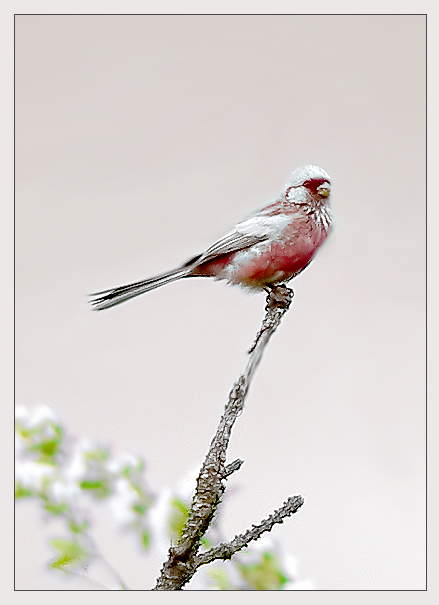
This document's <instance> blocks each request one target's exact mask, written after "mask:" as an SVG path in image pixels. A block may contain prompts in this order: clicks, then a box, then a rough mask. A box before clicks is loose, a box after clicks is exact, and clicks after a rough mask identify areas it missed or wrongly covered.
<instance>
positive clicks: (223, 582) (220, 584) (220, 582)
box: [209, 567, 232, 590]
mask: <svg viewBox="0 0 439 605" xmlns="http://www.w3.org/2000/svg"><path fill="white" fill-rule="evenodd" d="M209 575H210V577H211V578H212V580H213V581H214V582H215V585H216V586H215V588H218V590H232V586H231V584H230V580H229V577H228V575H227V573H226V572H225V571H224V569H220V568H219V567H217V568H215V569H211V570H210V571H209Z"/></svg>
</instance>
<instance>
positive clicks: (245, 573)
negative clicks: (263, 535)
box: [237, 552, 288, 590]
mask: <svg viewBox="0 0 439 605" xmlns="http://www.w3.org/2000/svg"><path fill="white" fill-rule="evenodd" d="M237 567H238V569H239V572H240V574H241V576H242V578H243V579H244V580H245V581H246V582H247V583H248V584H249V585H250V586H251V587H252V588H253V589H254V590H281V589H282V586H283V585H284V584H285V583H286V582H288V578H287V577H286V576H285V575H284V574H283V573H282V570H281V568H280V565H279V562H278V560H277V558H276V557H275V556H274V555H273V554H272V553H270V552H264V553H263V554H262V557H261V561H260V562H259V563H256V564H253V565H244V564H242V563H238V564H237Z"/></svg>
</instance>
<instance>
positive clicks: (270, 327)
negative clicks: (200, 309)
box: [153, 286, 303, 590]
mask: <svg viewBox="0 0 439 605" xmlns="http://www.w3.org/2000/svg"><path fill="white" fill-rule="evenodd" d="M292 298H293V291H292V290H289V289H288V288H286V287H285V286H276V287H273V288H271V289H270V291H269V294H268V296H267V305H266V307H265V309H266V314H265V318H264V320H263V322H262V325H261V328H260V330H259V332H258V333H257V335H256V338H255V341H254V343H253V345H252V347H251V349H250V351H249V359H248V362H247V367H246V369H245V371H244V373H243V374H242V375H241V376H240V377H239V379H238V380H237V382H236V383H235V384H234V386H233V388H232V390H231V392H230V394H229V400H228V402H227V404H226V406H225V409H224V414H223V416H222V417H221V420H220V423H219V426H218V428H217V431H216V434H215V436H214V438H213V439H212V442H211V444H210V447H209V451H208V453H207V456H206V458H205V460H204V463H203V465H202V467H201V471H200V474H199V476H198V479H197V487H196V491H195V495H194V498H193V501H192V506H191V509H190V512H189V517H188V519H187V521H186V524H185V526H184V528H183V531H182V535H181V537H180V539H179V540H178V542H177V544H176V545H175V546H171V548H170V549H169V556H168V559H167V561H166V562H165V563H164V565H163V568H162V570H161V574H160V577H159V579H158V580H157V584H156V586H155V587H154V589H153V590H180V589H181V588H182V587H183V586H184V585H185V584H186V583H187V582H189V580H190V579H191V578H192V576H193V575H194V573H195V571H196V570H197V568H198V567H199V566H200V565H204V564H206V563H207V562H209V561H210V560H213V559H215V558H218V557H217V556H213V558H211V559H209V561H207V560H205V559H206V556H207V555H208V553H209V552H211V551H208V552H207V553H204V554H202V555H198V550H199V547H200V541H201V538H202V537H203V535H204V534H205V533H206V531H207V529H208V527H209V525H210V523H211V521H212V518H213V516H214V513H215V510H216V508H217V506H218V504H219V501H220V498H221V496H222V494H223V493H224V490H225V486H224V484H223V481H224V479H226V478H227V477H228V476H229V475H230V474H231V473H232V472H234V471H235V470H238V468H239V467H240V466H241V464H242V463H241V461H235V462H233V463H231V464H229V465H227V466H226V465H225V460H226V452H227V446H228V443H229V439H230V435H231V431H232V428H233V425H234V424H235V421H236V419H237V418H238V416H239V414H240V413H241V412H242V409H243V406H244V401H245V398H246V395H247V393H248V389H249V386H250V382H251V379H252V377H253V375H254V372H255V370H256V367H257V365H258V364H259V362H260V360H261V357H262V353H263V351H264V349H265V346H266V345H267V343H268V341H269V339H270V337H271V336H272V334H273V333H274V332H275V330H276V328H277V327H278V326H279V324H280V322H281V320H282V317H283V316H284V314H285V313H286V311H287V310H288V308H289V306H290V304H291V301H292ZM302 504H303V499H302V498H301V496H296V497H293V498H290V499H289V500H287V502H286V503H285V504H284V505H283V506H282V507H281V508H280V509H279V510H278V511H276V512H275V513H273V514H272V515H270V517H268V519H267V520H265V521H263V522H262V523H261V524H260V525H259V526H253V528H252V529H251V530H248V531H247V532H245V533H244V534H242V535H240V536H236V538H234V539H233V540H232V542H230V544H229V545H227V544H226V545H220V546H222V548H224V549H225V552H226V553H227V554H228V553H230V555H229V556H226V557H225V558H230V557H231V556H232V555H233V554H234V553H235V552H236V551H237V550H239V549H240V548H242V547H243V546H244V545H245V544H247V543H248V542H249V541H250V540H255V539H257V538H258V537H259V536H260V535H261V534H262V533H263V532H264V531H269V530H270V529H271V527H272V526H273V525H274V524H275V523H281V522H282V520H283V518H284V517H286V516H288V515H291V514H292V513H293V512H295V511H296V510H297V509H298V508H299V507H300V506H301V505H302ZM218 548H219V547H215V548H214V549H211V550H212V551H213V553H212V552H211V555H210V556H212V554H213V555H215V552H219V551H217V549H218Z"/></svg>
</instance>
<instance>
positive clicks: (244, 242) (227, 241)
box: [197, 214, 289, 265]
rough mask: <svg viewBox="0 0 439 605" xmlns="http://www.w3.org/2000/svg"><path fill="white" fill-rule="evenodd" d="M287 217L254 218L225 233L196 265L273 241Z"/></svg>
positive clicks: (285, 222)
mask: <svg viewBox="0 0 439 605" xmlns="http://www.w3.org/2000/svg"><path fill="white" fill-rule="evenodd" d="M288 221H289V217H287V216H286V215H285V214H278V215H276V216H254V217H251V218H249V219H247V220H246V221H243V222H242V223H239V224H238V225H236V227H235V228H234V229H233V230H232V231H230V232H229V233H227V234H226V235H225V236H224V237H222V238H221V239H219V240H218V241H217V242H215V243H214V244H212V246H210V247H209V248H208V249H207V250H206V252H204V254H202V255H201V256H200V258H199V259H197V265H198V264H200V263H204V262H206V261H209V260H211V259H213V258H215V257H217V256H222V255H223V254H230V253H232V252H238V251H239V250H243V249H245V248H249V247H250V246H253V245H255V244H258V243H260V242H263V241H266V240H269V239H273V238H275V237H276V236H277V235H278V234H280V233H281V231H282V230H283V228H284V227H286V225H287V223H288Z"/></svg>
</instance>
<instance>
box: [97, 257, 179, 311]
mask: <svg viewBox="0 0 439 605" xmlns="http://www.w3.org/2000/svg"><path fill="white" fill-rule="evenodd" d="M189 272H190V269H188V268H187V267H179V268H178V269H174V270H173V271H169V272H168V273H162V274H161V275H157V276H156V277H151V278H149V279H145V280H142V281H138V282H134V283H132V284H127V285H126V286H119V287H118V288H111V289H110V290H103V291H102V292H95V293H94V294H90V296H91V297H92V299H91V301H90V303H91V305H92V307H93V309H94V310H95V311H102V310H103V309H109V308H110V307H114V306H115V305H119V304H120V303H123V302H125V301H126V300H130V298H134V297H135V296H139V295H140V294H144V292H149V291H150V290H154V289H155V288H159V287H160V286H164V285H165V284H169V283H170V282H173V281H175V280H177V279H181V278H182V277H186V276H188V274H189Z"/></svg>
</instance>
